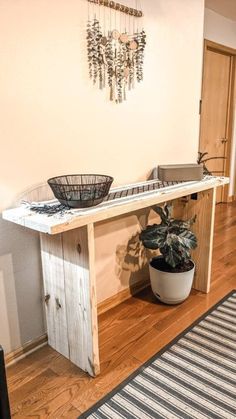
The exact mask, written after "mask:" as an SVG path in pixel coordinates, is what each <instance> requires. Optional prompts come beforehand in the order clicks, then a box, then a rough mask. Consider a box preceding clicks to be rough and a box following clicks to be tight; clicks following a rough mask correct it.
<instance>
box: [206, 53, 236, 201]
mask: <svg viewBox="0 0 236 419" xmlns="http://www.w3.org/2000/svg"><path fill="white" fill-rule="evenodd" d="M233 60H234V56H233V55H232V54H230V53H228V52H227V51H222V50H218V49H215V48H212V47H211V46H208V45H206V48H205V56H204V71H203V85H202V102H201V129H200V149H199V151H200V152H202V153H204V152H206V153H208V155H207V156H206V158H212V160H209V161H207V162H206V166H207V169H208V170H209V171H210V172H211V173H212V174H213V175H222V176H228V175H229V158H230V135H229V125H230V108H231V97H232V69H233ZM215 158H216V159H215ZM225 192H226V191H223V188H218V192H217V198H216V202H223V200H225V198H226V199H227V197H226V196H225V195H227V194H225Z"/></svg>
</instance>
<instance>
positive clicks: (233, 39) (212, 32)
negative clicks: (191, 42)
mask: <svg viewBox="0 0 236 419" xmlns="http://www.w3.org/2000/svg"><path fill="white" fill-rule="evenodd" d="M204 38H205V39H208V40H210V41H214V42H217V43H218V44H222V45H225V46H228V47H231V48H235V49H236V22H235V21H233V20H230V19H227V18H226V17H224V16H221V15H219V14H218V13H216V12H214V11H213V10H210V9H205V22H204ZM234 113H235V112H234ZM234 120H236V116H235V117H234ZM235 160H236V126H235V127H234V132H233V141H232V153H231V170H230V188H229V195H230V196H231V195H233V194H234V193H235V177H236V165H235Z"/></svg>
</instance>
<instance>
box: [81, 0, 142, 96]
mask: <svg viewBox="0 0 236 419" xmlns="http://www.w3.org/2000/svg"><path fill="white" fill-rule="evenodd" d="M87 1H88V24H87V48H88V66H89V77H90V78H91V80H92V81H93V84H94V85H98V87H99V89H101V90H102V89H106V88H107V87H108V89H109V98H110V100H111V101H114V102H116V103H122V102H123V101H124V100H126V94H127V90H131V89H133V88H134V87H135V82H136V81H137V82H138V83H140V82H141V81H142V80H143V64H144V50H145V46H146V33H145V31H144V29H143V27H142V19H141V18H142V17H143V12H142V11H141V10H137V0H135V5H136V8H131V7H127V6H125V5H122V4H120V3H115V2H114V1H109V0H87Z"/></svg>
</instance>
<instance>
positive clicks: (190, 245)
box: [140, 204, 197, 304]
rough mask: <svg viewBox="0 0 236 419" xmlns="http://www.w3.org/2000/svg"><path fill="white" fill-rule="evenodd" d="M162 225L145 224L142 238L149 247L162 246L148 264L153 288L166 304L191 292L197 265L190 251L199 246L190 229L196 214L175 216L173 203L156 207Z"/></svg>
mask: <svg viewBox="0 0 236 419" xmlns="http://www.w3.org/2000/svg"><path fill="white" fill-rule="evenodd" d="M155 211H156V213H157V214H158V215H159V216H160V218H161V222H160V224H153V225H149V226H147V227H146V229H145V230H143V231H142V232H141V234H140V240H141V241H142V243H143V245H144V247H145V248H147V249H152V250H156V249H159V251H160V253H161V255H160V256H157V257H154V258H153V259H152V260H151V262H150V264H149V271H150V280H151V287H152V291H153V293H154V294H155V296H156V297H157V298H158V299H159V300H160V301H162V302H164V303H166V304H178V303H181V302H182V301H184V300H185V299H186V298H187V297H188V296H189V294H190V291H191V288H192V283H193V277H194V271H195V264H194V262H193V261H192V260H191V254H190V250H191V249H195V248H196V247H197V238H196V236H195V234H194V233H193V232H192V231H191V230H190V228H191V226H192V224H193V223H194V222H195V220H196V216H195V217H194V218H192V219H190V220H187V221H183V220H177V219H175V218H172V216H171V213H172V206H171V205H167V204H165V205H164V207H163V208H162V207H156V208H155Z"/></svg>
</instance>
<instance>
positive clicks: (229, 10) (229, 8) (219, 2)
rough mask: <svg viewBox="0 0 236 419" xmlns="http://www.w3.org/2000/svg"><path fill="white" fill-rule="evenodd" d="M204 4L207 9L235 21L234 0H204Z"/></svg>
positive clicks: (235, 6) (235, 8) (235, 7)
mask: <svg viewBox="0 0 236 419" xmlns="http://www.w3.org/2000/svg"><path fill="white" fill-rule="evenodd" d="M205 5H206V7H207V8H208V9H211V10H214V11H215V12H216V13H219V14H220V15H222V16H225V17H227V18H228V19H231V20H235V21H236V0H206V1H205Z"/></svg>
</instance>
